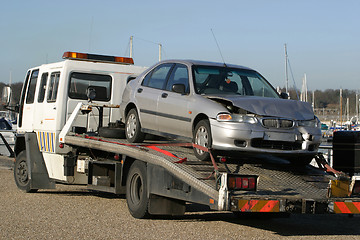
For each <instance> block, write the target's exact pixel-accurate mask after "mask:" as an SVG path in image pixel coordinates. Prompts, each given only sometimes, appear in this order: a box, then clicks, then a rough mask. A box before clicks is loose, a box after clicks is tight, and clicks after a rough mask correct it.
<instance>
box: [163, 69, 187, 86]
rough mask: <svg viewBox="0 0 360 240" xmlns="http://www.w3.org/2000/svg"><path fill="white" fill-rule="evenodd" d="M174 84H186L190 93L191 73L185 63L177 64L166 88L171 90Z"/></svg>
mask: <svg viewBox="0 0 360 240" xmlns="http://www.w3.org/2000/svg"><path fill="white" fill-rule="evenodd" d="M174 84H184V85H185V92H186V93H189V74H188V69H187V67H186V66H185V65H182V64H176V66H175V67H174V70H173V71H172V72H171V75H170V77H169V80H168V82H167V84H166V88H165V89H166V90H168V91H171V90H172V86H173V85H174Z"/></svg>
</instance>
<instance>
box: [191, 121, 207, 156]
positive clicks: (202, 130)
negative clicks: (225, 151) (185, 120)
mask: <svg viewBox="0 0 360 240" xmlns="http://www.w3.org/2000/svg"><path fill="white" fill-rule="evenodd" d="M193 135H194V143H195V144H197V145H200V146H202V147H206V148H211V146H212V137H211V129H210V122H209V120H207V119H203V120H201V121H200V122H198V123H197V124H196V126H195V129H194V134H193ZM194 153H195V156H196V157H197V158H198V159H199V160H201V161H207V160H210V154H209V153H208V152H205V151H203V150H200V149H197V148H194Z"/></svg>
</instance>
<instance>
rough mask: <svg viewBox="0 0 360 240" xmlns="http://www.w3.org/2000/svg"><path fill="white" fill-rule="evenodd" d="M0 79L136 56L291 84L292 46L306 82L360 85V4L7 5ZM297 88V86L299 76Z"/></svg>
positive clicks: (353, 0) (329, 0) (2, 17)
mask: <svg viewBox="0 0 360 240" xmlns="http://www.w3.org/2000/svg"><path fill="white" fill-rule="evenodd" d="M1 3H2V4H1V8H0V12H1V13H0V34H1V35H0V36H1V37H0V50H1V57H0V81H1V82H8V81H9V78H10V72H11V75H12V81H13V82H22V81H23V78H24V76H25V73H26V70H27V69H28V68H30V67H34V66H38V65H41V64H43V63H46V62H48V63H50V62H57V61H60V60H61V56H62V54H63V52H64V51H69V50H70V51H79V52H91V53H98V54H108V55H120V56H127V55H128V54H129V38H130V36H134V60H135V64H136V65H141V66H151V65H152V64H154V63H156V62H157V61H158V46H157V45H156V44H155V43H161V44H162V45H163V56H162V57H163V59H171V58H176V59H199V60H209V61H222V60H221V56H220V54H219V52H218V49H217V46H216V43H215V41H214V38H213V36H212V33H211V30H210V29H213V32H214V34H215V35H216V38H217V41H218V43H219V45H220V48H221V50H222V54H223V56H224V59H225V61H226V62H228V63H234V64H239V65H244V66H248V67H251V68H254V69H256V70H258V71H259V72H260V73H262V75H264V76H265V77H266V78H267V79H268V80H269V81H270V82H271V83H272V84H273V85H274V86H275V87H276V86H281V87H283V86H285V70H284V68H285V67H284V66H285V60H284V44H285V43H286V44H287V46H288V56H289V59H290V64H291V68H292V71H293V75H294V79H295V82H296V86H297V87H298V88H301V84H302V78H303V75H304V73H306V75H307V80H308V87H309V89H310V90H314V89H326V88H333V89H338V88H340V87H342V88H344V89H346V88H347V89H358V88H360V87H359V85H358V84H359V82H360V1H358V0H344V1H339V0H337V1H335V0H301V1H299V0H296V1H292V0H287V1H286V0H283V1H282V0H273V1H271V0H251V1H250V0H247V1H244V0H237V1H236V0H235V1H226V0H223V1H219V0H217V1H212V0H199V1H197V0H192V1H188V0H182V1H171V0H164V1H156V0H153V1H136V0H135V1H134V0H129V1H122V0H118V1H107V0H103V1H98V0H97V1H93V0H86V1H85V0H72V1H68V0H62V1H49V0H47V1H37V0H33V1H25V0H24V1H20V0H19V1H5V0H2V1H1ZM289 85H290V86H293V85H294V84H293V80H292V78H291V76H290V77H289Z"/></svg>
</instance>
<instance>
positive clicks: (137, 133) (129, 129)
mask: <svg viewBox="0 0 360 240" xmlns="http://www.w3.org/2000/svg"><path fill="white" fill-rule="evenodd" d="M125 135H126V139H127V140H128V142H130V143H141V142H143V141H144V139H145V133H143V132H141V124H140V119H139V115H138V113H137V111H136V109H135V108H133V109H131V110H130V111H129V113H128V114H127V116H126V121H125Z"/></svg>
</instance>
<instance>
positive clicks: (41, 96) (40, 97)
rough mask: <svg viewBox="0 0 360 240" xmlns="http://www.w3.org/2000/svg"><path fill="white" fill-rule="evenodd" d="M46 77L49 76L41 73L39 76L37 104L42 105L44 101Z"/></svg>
mask: <svg viewBox="0 0 360 240" xmlns="http://www.w3.org/2000/svg"><path fill="white" fill-rule="evenodd" d="M48 75H49V73H43V74H42V75H41V82H40V88H39V94H38V102H39V103H42V102H43V101H44V97H45V89H46V81H47V78H48Z"/></svg>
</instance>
